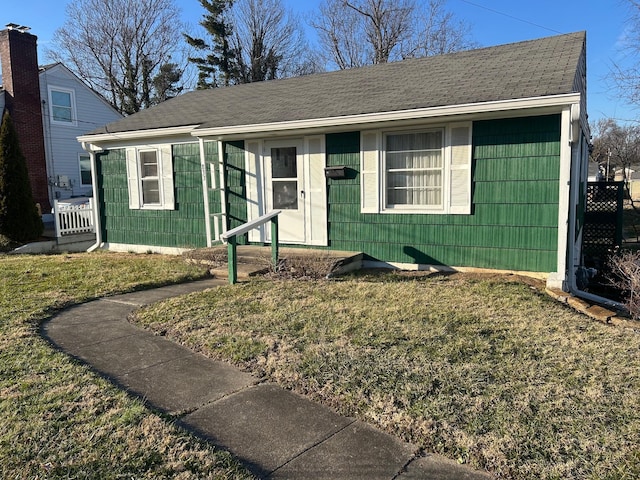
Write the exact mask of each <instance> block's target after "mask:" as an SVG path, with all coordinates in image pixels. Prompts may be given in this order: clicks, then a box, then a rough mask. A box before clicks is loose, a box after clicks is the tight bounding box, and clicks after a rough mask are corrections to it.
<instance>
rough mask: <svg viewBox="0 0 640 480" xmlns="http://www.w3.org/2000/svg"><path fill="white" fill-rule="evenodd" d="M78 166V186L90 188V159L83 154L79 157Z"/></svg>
mask: <svg viewBox="0 0 640 480" xmlns="http://www.w3.org/2000/svg"><path fill="white" fill-rule="evenodd" d="M79 164H80V185H82V186H83V187H90V186H91V157H90V156H89V155H85V154H83V153H81V154H80V156H79Z"/></svg>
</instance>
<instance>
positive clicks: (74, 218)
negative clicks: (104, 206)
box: [53, 198, 95, 237]
mask: <svg viewBox="0 0 640 480" xmlns="http://www.w3.org/2000/svg"><path fill="white" fill-rule="evenodd" d="M53 216H54V219H55V223H56V237H62V236H64V235H74V234H78V233H94V232H95V227H94V225H93V198H88V199H83V200H82V201H71V200H63V201H58V200H55V201H54V202H53Z"/></svg>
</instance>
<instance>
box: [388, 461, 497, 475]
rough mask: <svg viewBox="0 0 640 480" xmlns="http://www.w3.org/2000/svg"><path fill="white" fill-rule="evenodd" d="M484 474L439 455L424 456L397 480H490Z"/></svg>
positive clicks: (411, 464) (414, 462) (412, 463)
mask: <svg viewBox="0 0 640 480" xmlns="http://www.w3.org/2000/svg"><path fill="white" fill-rule="evenodd" d="M491 478H493V477H492V476H491V475H489V474H488V473H486V472H478V471H477V470H472V469H471V468H468V467H465V466H464V465H459V464H458V463H456V462H454V461H453V460H449V459H447V458H443V457H441V456H439V455H426V456H424V457H420V458H417V459H416V460H414V461H413V462H411V463H410V464H409V466H408V467H407V471H406V472H404V473H402V474H401V475H400V476H399V477H398V480H424V479H429V480H490V479H491Z"/></svg>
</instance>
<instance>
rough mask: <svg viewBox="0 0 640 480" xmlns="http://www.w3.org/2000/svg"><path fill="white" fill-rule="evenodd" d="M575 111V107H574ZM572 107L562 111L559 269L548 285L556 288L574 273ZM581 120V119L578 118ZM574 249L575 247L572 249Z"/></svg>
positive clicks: (561, 285) (553, 274)
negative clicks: (571, 268) (571, 267)
mask: <svg viewBox="0 0 640 480" xmlns="http://www.w3.org/2000/svg"><path fill="white" fill-rule="evenodd" d="M574 113H575V109H574ZM574 118H575V115H574V116H572V108H571V107H567V108H565V109H564V110H563V111H562V117H561V121H560V128H561V131H560V179H559V181H558V185H559V189H560V191H559V198H558V255H557V269H556V271H555V272H554V273H551V274H549V278H548V279H547V285H548V286H550V287H555V288H564V287H565V285H564V284H565V282H566V280H567V275H568V274H572V273H570V272H568V270H567V267H568V266H567V262H568V260H569V258H568V255H569V254H568V246H569V242H573V239H570V238H569V230H570V229H569V222H570V221H572V220H571V215H570V209H571V208H575V207H574V206H573V204H572V203H571V200H572V199H571V164H572V160H573V149H572V140H574V141H575V140H577V139H572V137H573V133H572V130H573V123H574V121H575V120H574ZM578 120H579V119H578ZM572 250H573V249H572Z"/></svg>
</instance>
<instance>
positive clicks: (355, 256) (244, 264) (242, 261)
mask: <svg viewBox="0 0 640 480" xmlns="http://www.w3.org/2000/svg"><path fill="white" fill-rule="evenodd" d="M226 253H227V247H226V246H217V247H212V248H207V249H199V250H197V251H193V252H191V253H190V255H189V258H190V261H192V262H194V263H200V264H204V265H209V266H210V272H211V273H212V274H213V275H215V276H216V277H218V278H227V277H228V274H229V269H228V266H227V263H226V257H227V255H226ZM237 253H238V266H237V270H238V278H241V279H247V278H249V277H252V276H256V275H262V274H265V273H268V272H269V271H270V270H272V269H273V266H272V264H271V247H269V246H267V247H262V246H252V245H240V246H238V249H237ZM362 257H363V254H362V253H360V252H346V251H332V250H315V249H305V248H291V247H283V248H280V250H279V260H280V262H279V263H280V268H285V269H287V270H288V271H290V272H293V275H292V276H296V275H295V273H299V272H300V271H302V270H308V271H314V272H316V274H317V275H320V276H333V275H340V274H343V273H347V272H350V271H354V270H359V269H360V268H362Z"/></svg>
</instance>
